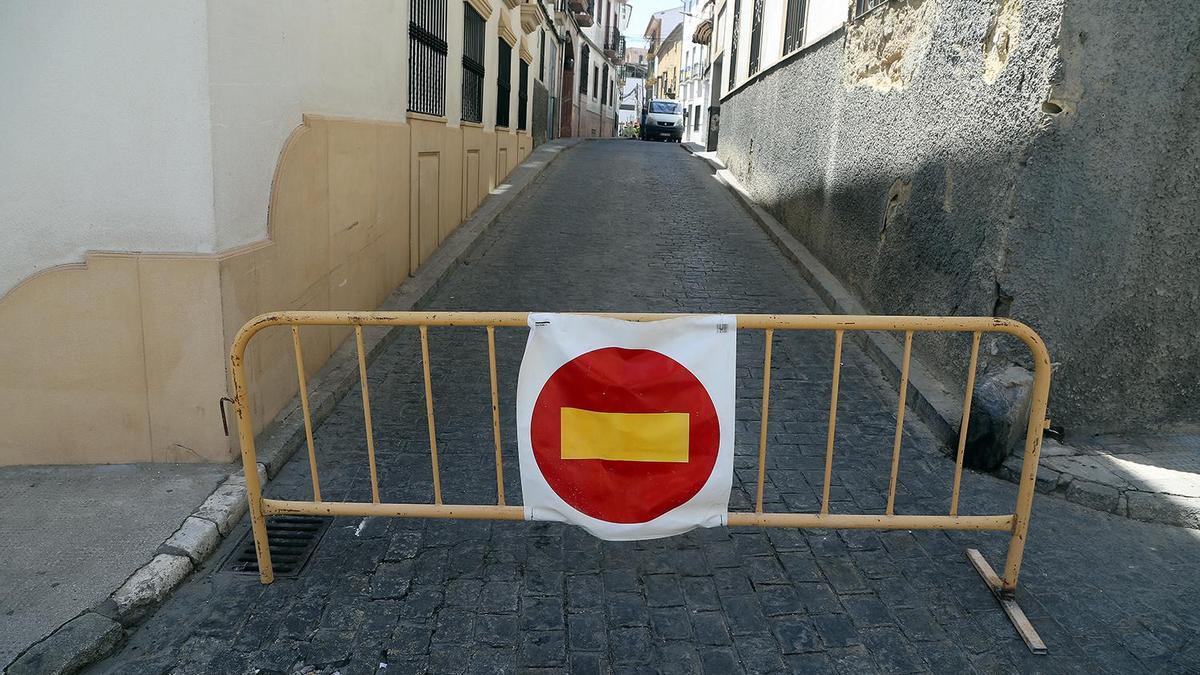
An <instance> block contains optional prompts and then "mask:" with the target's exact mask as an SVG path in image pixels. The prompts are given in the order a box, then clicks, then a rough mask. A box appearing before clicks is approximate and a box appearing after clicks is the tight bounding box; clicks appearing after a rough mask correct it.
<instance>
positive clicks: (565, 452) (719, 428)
mask: <svg viewBox="0 0 1200 675" xmlns="http://www.w3.org/2000/svg"><path fill="white" fill-rule="evenodd" d="M530 328H531V330H530V335H529V342H528V344H527V346H526V349H525V357H524V360H523V361H522V363H521V374H520V380H519V383H518V386H517V433H518V445H519V451H520V460H521V486H522V492H523V499H524V503H525V517H526V518H527V519H530V520H557V521H564V522H570V523H575V524H578V525H580V526H582V527H585V528H586V529H588V530H589V531H590V532H592V533H593V534H595V535H596V536H599V537H602V538H605V539H647V538H654V537H663V536H669V535H673V534H679V533H681V532H686V531H688V530H690V529H692V528H695V527H712V526H716V525H721V524H723V522H724V516H725V513H726V511H727V508H728V502H729V489H730V485H731V483H732V475H733V408H734V392H733V385H734V364H735V349H736V319H735V318H734V317H730V316H698V317H683V318H679V319H671V320H666V321H655V322H646V323H634V322H627V321H620V320H615V319H608V318H602V317H592V316H580V315H561V314H534V315H530Z"/></svg>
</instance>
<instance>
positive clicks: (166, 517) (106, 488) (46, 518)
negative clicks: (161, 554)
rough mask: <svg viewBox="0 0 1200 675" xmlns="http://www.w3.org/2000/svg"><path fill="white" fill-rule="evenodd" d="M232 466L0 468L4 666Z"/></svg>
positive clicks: (153, 542) (97, 594)
mask: <svg viewBox="0 0 1200 675" xmlns="http://www.w3.org/2000/svg"><path fill="white" fill-rule="evenodd" d="M233 471H235V467H233V465H223V464H124V465H100V466H92V465H84V466H29V467H17V466H14V467H3V468H0V541H2V542H4V544H3V546H0V579H3V582H2V583H0V624H3V626H4V630H0V666H7V665H8V663H9V662H10V661H12V660H13V659H15V658H16V656H17V654H19V653H20V652H21V651H22V650H24V649H25V648H26V647H28V646H29V645H31V644H33V643H34V642H37V641H38V640H40V639H42V638H43V637H45V636H46V635H48V634H49V633H50V632H52V631H53V630H54V629H56V628H58V627H59V626H60V625H62V624H64V623H66V622H67V621H69V620H70V619H72V618H74V617H76V616H78V615H79V614H80V613H81V612H83V611H84V610H87V609H90V608H92V607H93V606H95V605H97V604H99V603H101V602H103V601H104V600H105V599H106V598H107V597H108V595H109V594H110V593H112V592H113V590H114V589H116V588H117V587H118V586H120V585H121V583H122V582H124V581H125V579H126V578H128V577H129V575H131V574H133V572H134V571H135V570H137V569H138V568H140V567H141V566H142V565H144V564H145V563H146V562H147V561H148V560H150V559H151V558H152V557H154V554H155V552H156V551H157V550H158V548H159V546H160V545H161V544H162V543H163V540H165V539H166V538H167V537H169V536H171V534H172V533H173V532H175V530H176V528H178V527H179V525H180V523H182V522H183V520H184V518H186V517H188V516H190V515H191V514H192V512H193V511H194V510H195V509H196V507H197V506H199V505H200V503H201V502H203V501H204V500H205V499H206V498H207V497H208V495H209V493H211V492H212V491H213V489H214V488H215V487H216V486H217V485H219V484H220V483H221V482H222V481H224V480H225V479H226V478H227V477H228V476H229V475H230V474H231V473H232V472H233Z"/></svg>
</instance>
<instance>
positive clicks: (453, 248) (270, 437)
mask: <svg viewBox="0 0 1200 675" xmlns="http://www.w3.org/2000/svg"><path fill="white" fill-rule="evenodd" d="M583 140H584V139H581V138H565V139H556V140H553V141H549V142H547V143H543V144H542V145H541V146H539V147H538V148H536V149H534V151H533V152H532V153H530V155H529V157H528V158H526V159H525V161H524V162H522V163H521V164H519V165H518V166H517V167H516V168H515V169H513V171H512V173H511V174H509V175H508V177H507V179H506V180H505V181H504V183H502V184H501V185H499V186H497V189H496V190H493V191H492V193H491V194H490V195H489V196H488V197H487V198H486V199H484V201H483V203H482V204H481V205H480V206H479V208H477V209H476V210H475V212H474V213H473V214H471V217H470V218H468V219H467V220H466V221H465V222H463V223H462V224H461V225H459V227H458V229H456V230H455V231H454V233H453V234H451V235H450V236H449V237H447V238H446V240H445V241H444V242H442V245H441V246H440V247H438V249H437V251H435V252H434V253H433V254H432V255H431V256H429V259H428V260H426V261H425V263H424V264H423V265H421V267H420V268H419V269H418V270H417V272H416V274H414V275H413V276H412V277H411V278H409V279H408V280H406V281H405V282H404V283H402V284H401V285H400V286H399V287H398V288H397V289H396V290H395V291H393V292H392V294H391V295H390V296H388V298H387V300H385V301H384V302H383V304H382V305H380V306H379V309H381V310H390V311H405V310H411V309H415V308H416V307H417V306H418V305H419V304H420V303H421V301H422V300H424V299H425V298H426V297H429V296H430V295H432V294H433V293H434V292H435V291H436V290H437V289H438V288H439V287H440V286H441V284H442V282H443V281H444V280H445V279H446V278H447V277H448V276H449V274H450V272H451V271H452V270H453V269H454V268H455V266H457V264H458V263H459V261H460V260H462V259H463V258H464V257H465V256H466V254H467V252H468V251H469V250H470V249H471V247H472V245H473V244H474V243H475V241H476V240H477V239H478V238H479V235H481V234H483V232H484V231H485V230H487V229H488V228H489V227H491V226H492V224H493V223H495V222H496V220H497V219H499V218H500V216H502V215H503V214H504V213H505V211H507V210H508V209H509V207H511V206H512V205H513V204H514V203H515V202H516V201H517V199H519V198H520V197H521V195H522V194H524V192H525V190H526V189H527V188H528V187H529V186H530V185H531V184H532V183H533V181H534V179H536V178H537V176H538V175H540V174H541V173H542V171H544V170H545V169H546V167H547V166H549V165H550V163H551V162H553V161H554V160H555V159H556V158H557V157H558V156H559V155H560V154H561V153H562V152H564V151H565V150H568V149H570V148H572V147H574V146H575V145H577V144H578V143H580V142H582V141H583ZM500 188H504V189H500ZM396 334H397V333H396V332H395V331H394V330H393V329H392V328H390V327H387V326H369V327H367V328H365V329H364V331H363V341H364V342H363V345H364V347H365V349H366V359H367V363H368V364H369V363H371V362H372V361H374V360H375V358H376V357H378V356H379V354H380V353H382V351H383V350H384V349H385V348H386V347H387V346H388V345H389V344H390V343H391V342H392V340H393V339H395V336H396ZM358 381H359V376H358V352H357V348H356V346H355V344H354V342H353V341H352V340H347V341H343V343H342V345H341V346H340V347H338V349H337V350H336V351H335V352H334V353H333V355H332V356H330V358H329V360H328V361H327V362H326V363H325V365H324V366H323V367H322V368H321V370H320V372H319V373H317V375H316V376H314V377H313V378H312V379H310V380H309V382H308V386H309V393H308V397H309V406H310V410H311V413H312V421H313V425H314V426H317V425H319V424H320V423H321V422H323V421H324V420H325V419H326V418H327V417H329V415H330V414H332V413H333V410H334V407H335V406H336V405H337V403H338V401H340V400H341V398H342V397H343V396H344V395H345V394H346V392H348V391H350V389H352V388H353V387H354V386H356V385H357V384H358ZM304 439H305V434H304V417H303V414H302V412H301V408H300V400H299V397H296V398H294V399H293V400H292V401H291V402H290V403H289V404H288V405H287V406H285V407H284V408H283V410H281V411H280V412H279V414H278V415H276V417H275V419H274V420H273V421H272V422H271V423H270V424H269V425H268V426H267V427H266V428H265V429H264V430H263V431H262V432H261V433H260V434H259V436H258V438H257V439H256V440H255V449H256V452H257V455H258V460H259V461H258V476H259V480H260V482H262V483H263V485H264V486H265V485H266V483H267V482H269V481H270V479H271V478H274V477H275V475H276V474H278V473H279V470H280V469H281V468H283V465H284V464H286V463H287V461H288V460H289V459H290V458H291V456H292V454H293V453H294V452H295V451H296V449H297V448H299V447H300V446H301V444H302V443H303V442H304ZM246 509H247V503H246V478H245V476H244V475H243V474H242V473H241V472H238V473H237V474H235V475H233V476H230V477H229V478H228V479H227V480H226V481H225V482H223V483H222V484H221V485H220V486H218V487H217V489H216V490H214V491H213V493H212V494H210V495H209V496H208V498H207V499H206V500H205V501H204V503H202V504H201V505H200V507H199V508H198V509H196V511H195V512H194V513H193V514H192V515H191V516H188V517H187V518H186V519H184V521H183V524H182V525H181V526H180V527H179V529H178V530H176V531H175V533H174V534H172V535H171V536H170V537H168V538H167V540H166V541H164V542H163V543H162V545H161V546H160V547H159V548H158V550H157V551H156V552H155V555H154V557H153V559H151V560H150V562H148V563H146V564H145V565H144V566H142V567H141V568H140V569H138V570H137V571H135V572H134V573H133V574H132V575H130V577H129V578H128V579H127V580H126V581H125V582H124V583H123V584H122V585H121V586H120V587H119V588H118V589H116V590H115V591H113V593H112V594H111V595H110V596H109V597H108V599H107V600H105V601H104V602H102V603H100V604H99V605H97V606H96V607H93V608H92V609H89V610H86V611H84V612H83V613H81V614H80V615H79V616H76V617H75V618H73V619H71V620H70V621H68V622H66V623H65V624H63V625H61V626H59V627H58V628H57V629H55V630H54V631H53V632H52V633H50V634H49V635H47V636H46V637H44V638H42V639H41V640H39V641H38V642H36V643H34V644H33V645H31V646H29V647H28V648H26V649H25V651H23V652H21V653H20V654H19V655H18V656H17V658H16V659H15V660H14V661H13V662H12V663H11V664H9V665H8V666H7V667H6V668H5V669H4V673H5V675H67V674H70V673H76V672H79V671H81V670H83V669H84V668H86V667H87V666H89V665H90V664H92V663H95V662H97V661H99V660H101V659H103V658H104V657H106V656H108V655H109V654H110V653H112V652H113V650H115V649H116V648H117V647H118V646H119V645H120V644H121V643H122V642H123V641H124V639H125V636H126V630H127V629H131V628H133V627H134V626H136V624H137V623H138V622H139V621H141V620H142V619H143V618H145V617H146V616H147V615H149V614H150V613H152V612H153V611H154V610H155V609H157V608H158V606H159V605H161V604H162V602H163V601H164V600H166V598H167V597H168V596H169V595H170V594H171V592H172V591H173V590H174V589H175V588H176V587H178V586H179V584H180V583H182V582H183V580H184V579H186V578H187V577H188V575H190V574H191V573H192V572H193V571H194V570H195V569H197V568H198V567H199V566H200V564H201V563H202V562H204V560H205V559H207V558H208V557H209V556H210V555H212V553H213V551H215V550H216V549H217V547H218V546H219V545H220V543H221V540H222V539H223V538H224V537H226V536H228V535H229V533H230V531H231V530H232V529H233V527H234V525H236V524H237V522H238V521H239V520H240V519H241V517H242V516H243V515H245V513H246Z"/></svg>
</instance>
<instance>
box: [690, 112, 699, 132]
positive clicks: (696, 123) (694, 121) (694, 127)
mask: <svg viewBox="0 0 1200 675" xmlns="http://www.w3.org/2000/svg"><path fill="white" fill-rule="evenodd" d="M692 131H700V106H696V114H695V115H694V116H693V117H692Z"/></svg>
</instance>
